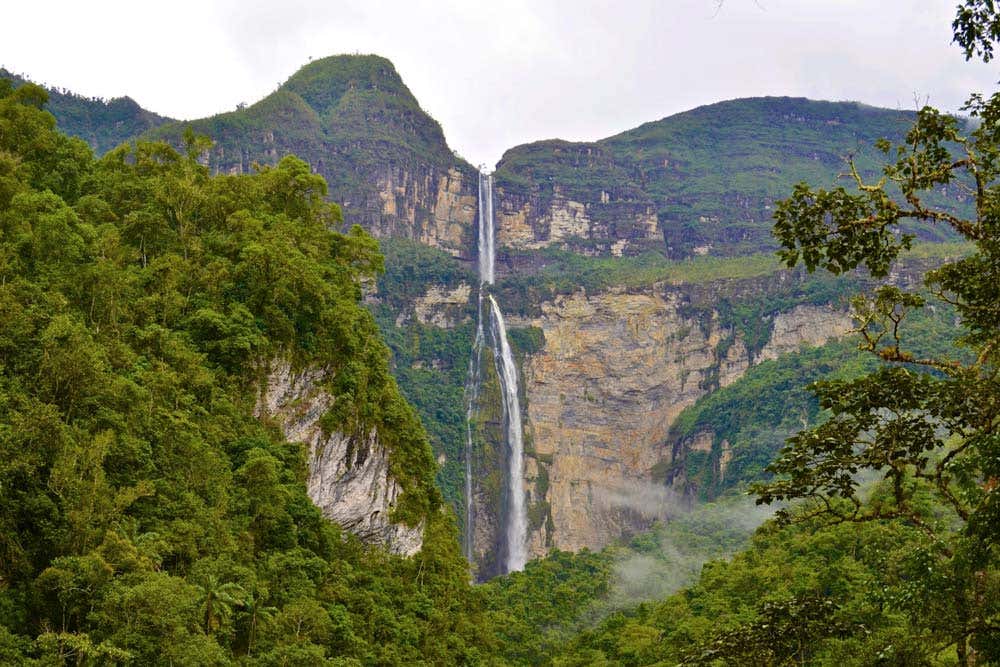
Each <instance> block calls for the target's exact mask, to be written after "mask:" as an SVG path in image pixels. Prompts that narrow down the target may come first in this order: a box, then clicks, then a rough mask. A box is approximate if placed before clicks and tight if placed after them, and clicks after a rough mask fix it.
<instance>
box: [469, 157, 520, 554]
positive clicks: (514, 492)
mask: <svg viewBox="0 0 1000 667" xmlns="http://www.w3.org/2000/svg"><path fill="white" fill-rule="evenodd" d="M495 236H496V234H495V232H494V226H493V176H492V175H491V174H485V173H482V172H480V174H479V304H478V312H477V316H476V340H475V341H474V343H473V346H472V358H471V359H470V360H469V377H468V380H467V382H466V385H465V396H466V424H467V427H466V438H465V541H464V544H463V547H464V551H465V557H466V558H467V559H469V560H470V561H471V560H472V559H473V546H474V541H475V525H474V522H475V511H474V506H473V502H472V454H473V433H472V417H473V415H474V412H475V408H476V401H477V400H478V398H479V387H480V383H481V381H482V369H481V364H482V351H483V345H485V343H486V336H485V328H484V326H483V316H484V313H483V294H484V292H485V289H484V287H485V286H486V285H492V284H493V281H494V277H495V274H494V266H495V262H496V251H495V248H494V242H495ZM489 300H490V322H491V326H490V339H491V343H492V346H491V347H492V350H493V359H494V361H495V364H496V370H497V375H498V376H499V378H500V389H501V394H502V399H503V418H504V424H505V425H506V427H507V449H508V461H507V463H508V474H507V512H506V514H507V526H506V530H505V531H504V538H505V541H506V543H507V554H506V561H505V563H504V564H505V566H506V571H507V572H511V571H514V570H522V569H524V564H525V562H526V561H527V536H528V516H527V510H526V507H525V499H524V440H523V437H522V430H521V406H520V403H519V402H518V400H519V399H518V383H517V366H515V365H514V356H513V354H512V353H511V349H510V343H509V342H508V340H507V326H506V324H505V323H504V319H503V313H501V312H500V306H499V305H498V304H497V302H496V299H494V298H493V296H492V295H489Z"/></svg>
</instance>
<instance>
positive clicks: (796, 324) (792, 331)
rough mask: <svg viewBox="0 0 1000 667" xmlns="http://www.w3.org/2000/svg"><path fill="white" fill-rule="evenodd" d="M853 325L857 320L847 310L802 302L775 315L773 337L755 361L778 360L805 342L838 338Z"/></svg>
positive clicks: (812, 343)
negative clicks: (780, 356) (785, 311)
mask: <svg viewBox="0 0 1000 667" xmlns="http://www.w3.org/2000/svg"><path fill="white" fill-rule="evenodd" d="M852 328H854V321H853V320H852V319H851V316H850V315H849V314H848V313H845V312H843V311H837V310H834V309H833V308H831V307H830V306H813V305H807V304H803V305H799V306H796V307H795V308H793V309H792V310H790V311H788V312H787V313H778V314H776V315H775V316H774V328H773V329H772V332H771V339H770V340H769V341H768V342H767V344H766V345H765V346H764V348H763V349H762V350H761V351H760V354H759V355H758V356H757V357H756V358H755V359H754V362H755V363H759V362H761V361H766V360H768V359H777V358H778V356H779V355H781V354H784V353H786V352H794V351H795V350H798V349H799V348H800V347H802V346H803V345H812V346H818V345H823V344H824V343H826V342H827V341H829V340H830V339H831V338H838V337H840V336H843V335H844V334H845V333H847V332H848V331H850V330H851V329H852Z"/></svg>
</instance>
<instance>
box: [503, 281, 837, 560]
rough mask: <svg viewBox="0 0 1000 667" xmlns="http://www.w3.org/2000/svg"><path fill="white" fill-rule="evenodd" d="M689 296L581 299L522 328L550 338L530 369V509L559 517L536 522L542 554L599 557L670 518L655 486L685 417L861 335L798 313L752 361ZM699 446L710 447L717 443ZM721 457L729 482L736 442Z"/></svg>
mask: <svg viewBox="0 0 1000 667" xmlns="http://www.w3.org/2000/svg"><path fill="white" fill-rule="evenodd" d="M689 296H690V293H689V290H686V289H685V288H683V287H674V286H671V287H666V286H658V287H653V288H648V289H645V290H643V291H642V292H641V293H629V292H626V291H624V290H611V291H608V292H603V293H599V294H592V295H588V294H585V293H583V292H578V293H576V294H573V295H569V296H560V297H557V298H556V299H555V300H554V301H552V302H548V303H545V304H543V305H542V307H541V315H539V316H537V317H533V318H531V319H530V320H529V321H524V322H520V323H519V324H521V325H531V326H534V327H538V328H540V329H541V330H542V331H543V332H544V338H545V346H544V349H543V350H541V351H540V352H538V353H536V354H533V355H529V356H528V357H527V358H526V361H525V364H524V368H523V374H524V379H525V383H524V384H525V400H526V404H527V410H526V414H527V419H526V421H527V428H528V432H529V435H530V441H531V443H532V449H531V451H529V457H530V458H529V460H528V463H527V466H526V492H527V494H528V496H529V499H530V503H531V506H534V507H536V508H539V509H544V510H545V511H547V512H549V513H550V520H548V521H535V522H534V525H533V528H534V532H533V534H532V535H531V550H532V553H533V554H534V555H541V554H544V553H546V552H547V550H548V549H549V548H551V547H557V548H560V549H566V550H578V549H581V548H584V547H587V548H590V549H599V548H601V547H603V546H605V545H607V544H609V543H610V542H612V541H614V540H615V539H617V538H619V537H621V536H622V535H626V534H629V533H632V532H635V531H638V530H641V529H643V528H646V527H647V526H648V525H649V524H650V523H651V521H652V520H654V519H656V518H662V517H663V516H664V512H667V513H669V512H670V511H671V510H672V509H673V508H672V507H669V505H670V504H671V503H675V502H676V500H677V499H676V498H670V497H665V496H664V494H665V493H667V494H669V492H668V491H666V490H665V489H663V488H662V487H658V486H656V485H654V484H653V483H652V481H651V480H652V477H653V475H652V470H653V469H654V466H656V465H657V464H662V462H663V461H664V460H668V459H669V458H670V456H671V452H670V451H669V450H668V449H667V448H666V447H665V443H666V441H667V436H668V432H669V429H670V426H671V424H672V423H673V421H674V420H675V419H676V418H677V416H678V415H679V414H680V412H681V411H682V410H683V409H684V408H686V407H688V406H690V405H692V404H693V403H694V402H695V401H696V400H697V399H698V398H700V397H701V396H703V395H705V394H706V393H708V392H709V391H711V390H712V389H714V388H715V387H718V386H725V385H727V384H730V383H732V382H734V381H735V380H736V379H738V378H739V377H740V376H741V375H742V374H743V373H744V372H745V371H746V370H747V369H748V368H749V367H750V366H751V364H752V363H758V362H760V361H762V360H764V359H769V358H773V356H775V355H778V354H781V353H784V352H789V351H793V350H797V349H799V347H800V346H801V345H803V344H808V345H819V344H822V343H825V342H826V341H828V340H830V339H831V338H834V337H837V336H840V335H842V334H843V333H845V332H846V331H847V330H848V329H850V327H851V319H850V317H849V316H848V315H846V314H845V313H840V312H837V311H835V310H833V309H832V308H830V307H828V306H801V305H800V306H797V307H795V308H794V309H792V310H791V311H789V312H785V313H778V314H776V315H775V316H774V319H773V332H772V335H771V337H770V339H769V340H768V342H767V344H766V345H765V346H764V352H762V353H761V354H759V355H756V356H755V357H754V358H753V359H751V354H750V351H749V350H748V348H747V346H746V345H745V344H744V342H743V340H742V338H741V336H740V335H739V334H737V333H734V331H733V330H732V329H730V328H728V327H727V326H726V325H724V324H723V323H722V322H721V321H720V317H719V315H718V313H716V312H714V311H711V312H710V315H709V316H707V317H706V316H705V314H704V311H701V313H702V314H701V316H699V315H697V314H696V312H697V311H695V310H693V309H691V308H689V306H690V303H689V302H688V298H689ZM703 296H704V295H703ZM691 447H692V448H694V449H695V450H698V449H701V450H706V451H708V450H711V448H712V441H711V437H710V436H709V435H708V434H705V437H704V438H702V439H700V440H696V441H694V442H693V443H691ZM722 449H723V450H724V451H723V455H722V459H721V461H720V468H721V469H720V470H719V473H720V474H721V475H724V474H725V466H726V465H727V464H728V462H729V460H730V459H731V456H732V454H731V453H726V452H727V451H728V450H729V443H724V444H723V445H722ZM543 478H544V481H543V482H542V483H540V481H541V480H542V479H543Z"/></svg>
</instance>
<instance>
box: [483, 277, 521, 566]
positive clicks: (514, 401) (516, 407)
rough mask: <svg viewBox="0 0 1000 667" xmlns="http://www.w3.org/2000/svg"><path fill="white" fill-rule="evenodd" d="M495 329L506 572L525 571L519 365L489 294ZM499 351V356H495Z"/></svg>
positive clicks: (494, 344)
mask: <svg viewBox="0 0 1000 667" xmlns="http://www.w3.org/2000/svg"><path fill="white" fill-rule="evenodd" d="M490 307H491V308H490V311H491V313H492V315H493V316H492V318H491V321H492V323H493V326H492V327H490V331H491V332H492V334H493V336H492V338H493V350H494V355H493V358H494V359H495V360H496V366H497V375H498V376H499V377H500V389H501V390H502V393H503V413H504V422H506V424H507V449H508V450H509V451H508V456H509V458H508V459H507V491H508V494H507V532H506V538H507V571H508V572H513V571H515V570H523V569H524V563H525V562H526V561H527V560H528V553H527V552H528V545H527V540H528V516H527V510H526V509H525V506H524V438H523V434H522V433H521V405H520V403H519V402H518V400H519V399H518V390H517V366H515V365H514V355H513V354H511V351H510V343H509V342H508V341H507V326H506V325H505V324H504V321H503V313H501V312H500V306H498V305H497V302H496V299H494V298H493V295H492V294H491V295H490ZM497 352H499V353H500V354H496V353H497Z"/></svg>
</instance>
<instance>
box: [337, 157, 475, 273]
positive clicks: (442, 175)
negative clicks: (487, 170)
mask: <svg viewBox="0 0 1000 667" xmlns="http://www.w3.org/2000/svg"><path fill="white" fill-rule="evenodd" d="M477 179H478V176H477V175H476V173H475V172H474V171H473V170H460V169H458V168H456V167H452V168H449V169H447V170H443V169H439V168H436V167H432V166H429V165H422V164H419V163H416V164H414V165H409V166H386V167H384V168H381V169H379V170H378V172H377V173H376V174H375V178H374V183H373V185H374V190H373V194H369V195H367V196H366V197H365V199H364V201H363V202H359V204H360V206H355V205H354V203H349V204H348V205H347V206H346V207H345V208H347V212H348V214H349V215H348V220H349V221H350V213H351V212H352V211H354V212H355V213H354V214H355V215H356V216H358V217H359V218H360V219H359V220H357V222H359V223H360V224H361V225H362V226H364V227H365V228H366V229H368V231H370V232H371V233H372V234H373V235H374V236H376V237H380V238H384V237H402V238H408V239H412V240H414V241H419V242H421V243H423V244H425V245H429V246H433V247H435V248H441V249H443V250H446V251H447V252H449V253H451V254H452V255H455V256H459V255H463V254H468V253H469V252H470V248H474V239H473V230H474V229H475V222H476V215H477V211H478V200H477V193H478V187H479V186H478V180H477Z"/></svg>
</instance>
